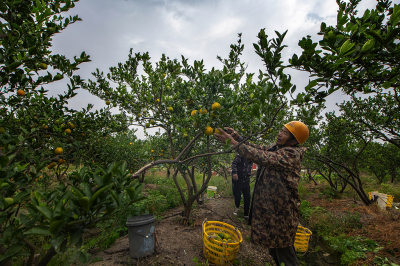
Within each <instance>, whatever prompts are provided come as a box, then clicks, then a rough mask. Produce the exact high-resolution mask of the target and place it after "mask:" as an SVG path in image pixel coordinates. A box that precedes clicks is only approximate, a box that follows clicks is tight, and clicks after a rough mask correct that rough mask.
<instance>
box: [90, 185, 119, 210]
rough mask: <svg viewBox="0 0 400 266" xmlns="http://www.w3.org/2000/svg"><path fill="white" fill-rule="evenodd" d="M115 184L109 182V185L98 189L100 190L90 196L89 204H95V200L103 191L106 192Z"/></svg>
mask: <svg viewBox="0 0 400 266" xmlns="http://www.w3.org/2000/svg"><path fill="white" fill-rule="evenodd" d="M113 185H114V184H109V185H107V186H105V187H102V188H100V189H98V190H97V191H96V192H95V193H94V194H93V196H92V197H91V198H90V201H89V206H91V205H92V204H93V202H94V201H95V200H96V199H97V198H98V197H99V196H100V195H101V194H102V193H104V192H106V191H107V190H109V189H110V188H111V187H112V186H113Z"/></svg>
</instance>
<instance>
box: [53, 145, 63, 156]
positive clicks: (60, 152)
mask: <svg viewBox="0 0 400 266" xmlns="http://www.w3.org/2000/svg"><path fill="white" fill-rule="evenodd" d="M63 152H64V150H63V148H61V147H57V148H56V149H55V150H54V153H55V154H57V155H60V154H63Z"/></svg>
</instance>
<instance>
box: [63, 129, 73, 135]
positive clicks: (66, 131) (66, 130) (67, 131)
mask: <svg viewBox="0 0 400 266" xmlns="http://www.w3.org/2000/svg"><path fill="white" fill-rule="evenodd" d="M64 132H65V133H67V134H71V132H72V130H71V129H69V128H67V129H65V130H64Z"/></svg>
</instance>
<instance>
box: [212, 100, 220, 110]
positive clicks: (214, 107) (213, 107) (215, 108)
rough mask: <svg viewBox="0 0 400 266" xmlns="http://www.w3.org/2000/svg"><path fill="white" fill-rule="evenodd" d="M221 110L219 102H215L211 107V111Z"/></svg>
mask: <svg viewBox="0 0 400 266" xmlns="http://www.w3.org/2000/svg"><path fill="white" fill-rule="evenodd" d="M218 109H221V105H220V104H219V103H218V102H215V103H213V104H212V105H211V110H218Z"/></svg>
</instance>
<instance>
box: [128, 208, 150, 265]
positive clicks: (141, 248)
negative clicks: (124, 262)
mask: <svg viewBox="0 0 400 266" xmlns="http://www.w3.org/2000/svg"><path fill="white" fill-rule="evenodd" d="M154 221H155V219H154V216H153V215H151V214H149V215H141V216H135V217H131V218H128V219H127V221H126V226H127V227H128V237H129V255H130V256H131V257H132V258H141V257H144V256H148V255H151V254H153V252H154V230H155V226H154Z"/></svg>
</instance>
